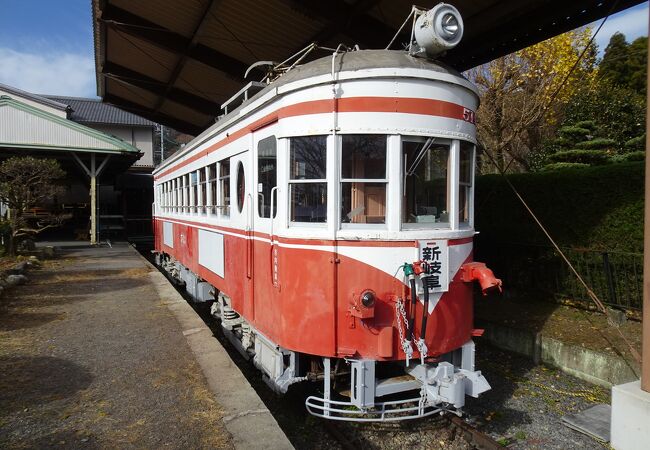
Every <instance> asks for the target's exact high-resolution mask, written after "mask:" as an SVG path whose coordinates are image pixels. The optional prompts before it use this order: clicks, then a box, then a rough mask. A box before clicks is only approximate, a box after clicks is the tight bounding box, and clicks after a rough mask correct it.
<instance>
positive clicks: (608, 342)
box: [475, 296, 642, 365]
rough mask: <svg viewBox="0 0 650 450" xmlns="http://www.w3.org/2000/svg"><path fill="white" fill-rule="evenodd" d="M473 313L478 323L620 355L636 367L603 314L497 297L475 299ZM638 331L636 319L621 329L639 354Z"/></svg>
mask: <svg viewBox="0 0 650 450" xmlns="http://www.w3.org/2000/svg"><path fill="white" fill-rule="evenodd" d="M475 313H476V319H477V320H478V321H481V320H485V321H487V322H493V323H500V324H503V325H505V326H508V327H511V328H519V329H526V330H530V331H533V332H541V333H543V334H544V335H545V336H549V337H551V338H554V339H557V340H559V341H562V342H566V343H568V344H574V345H579V346H582V347H585V348H589V349H592V350H596V351H599V352H604V353H609V354H611V355H618V356H622V357H623V358H625V360H626V361H628V362H629V363H630V364H634V365H636V364H635V360H634V357H633V356H632V354H631V352H630V349H629V347H628V345H627V344H626V342H625V341H624V340H623V338H621V335H620V334H619V333H618V331H617V330H616V328H615V327H613V326H611V325H609V324H608V323H607V318H606V317H605V315H604V314H600V313H597V312H594V311H586V310H584V309H579V308H575V307H571V306H564V305H560V304H557V303H553V302H543V301H535V300H527V299H506V298H503V297H498V296H494V297H489V298H479V299H477V300H476V303H475ZM641 328H642V327H641V322H638V321H635V320H627V321H626V322H625V323H624V324H623V325H622V326H621V327H620V331H621V332H622V333H623V335H624V336H625V338H626V339H627V340H628V341H629V342H630V343H631V344H632V346H633V347H634V348H635V349H636V350H637V351H638V352H640V351H641V331H642V330H641Z"/></svg>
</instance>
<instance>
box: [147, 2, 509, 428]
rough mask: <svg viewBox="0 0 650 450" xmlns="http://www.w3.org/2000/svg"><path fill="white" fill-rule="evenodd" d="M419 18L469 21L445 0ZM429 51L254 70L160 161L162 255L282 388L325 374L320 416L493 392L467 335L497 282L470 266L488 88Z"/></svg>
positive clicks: (393, 410)
mask: <svg viewBox="0 0 650 450" xmlns="http://www.w3.org/2000/svg"><path fill="white" fill-rule="evenodd" d="M450 15H451V16H450ZM452 19H453V20H452ZM423 20H424V21H426V20H430V22H431V24H430V26H429V28H431V29H432V30H433V33H434V34H435V33H438V34H443V37H444V32H445V28H440V27H441V26H444V25H445V23H446V24H447V28H453V27H449V26H448V25H449V23H451V25H454V24H455V25H456V33H457V34H462V20H461V19H460V16H459V15H458V13H457V11H456V10H455V9H454V8H453V7H450V6H449V5H444V4H441V5H438V6H437V7H436V8H434V9H433V10H431V11H428V12H426V13H424V12H420V13H419V14H418V20H417V23H416V27H417V24H421V22H422V21H423ZM445 21H446V22H445ZM450 21H451V22H450ZM414 22H415V21H414ZM441 23H442V25H440V24H441ZM425 25H426V24H425ZM436 27H438V28H436ZM447 31H448V30H447ZM452 31H453V30H452ZM457 34H456V35H454V36H453V37H454V39H453V40H456V42H457V40H459V39H460V38H459V37H458V36H457ZM416 37H417V32H416ZM434 38H439V36H434ZM456 38H458V39H456ZM420 41H421V39H418V42H420ZM443 44H444V42H443ZM436 45H438V44H436ZM454 45H455V44H454ZM422 47H424V49H426V48H427V47H426V46H425V45H423V46H422ZM448 47H449V46H448ZM436 48H437V47H436ZM416 53H417V52H415V51H413V50H412V49H411V51H390V50H363V51H359V50H357V51H346V52H341V51H336V52H334V54H332V55H331V56H328V57H325V58H322V59H318V60H316V61H313V62H310V63H307V64H304V65H302V66H296V67H294V68H292V70H290V71H288V72H287V73H286V74H284V75H282V76H281V77H279V78H278V79H276V80H275V81H273V82H270V83H269V84H265V85H264V86H259V83H252V84H249V86H247V88H246V89H245V90H243V91H242V92H241V93H240V94H239V95H237V96H235V97H234V101H233V102H229V103H227V104H226V105H225V109H226V110H228V109H230V111H226V112H227V114H225V115H224V116H223V117H221V118H220V120H219V121H218V122H217V123H216V124H215V125H213V126H212V127H211V128H209V129H208V130H207V131H205V132H204V133H203V134H201V135H200V136H198V137H197V138H196V139H195V140H194V141H193V142H191V143H190V144H188V145H187V146H186V147H185V148H184V149H183V150H182V151H180V152H178V153H177V154H176V155H174V156H173V157H172V158H170V159H169V160H167V161H165V162H164V163H163V164H162V165H161V166H160V167H159V168H158V169H157V170H156V172H155V174H154V175H155V194H156V195H155V204H154V208H155V211H154V216H155V218H154V226H155V251H156V258H157V262H158V263H159V265H160V266H161V267H163V268H165V269H166V270H168V271H169V272H170V273H171V274H172V275H173V276H174V277H176V278H178V279H180V280H182V281H183V282H184V283H185V285H186V288H187V290H188V292H189V293H190V295H191V296H192V297H194V298H195V299H196V300H198V301H206V300H214V301H215V303H214V305H213V307H212V310H213V312H214V314H215V315H217V316H219V317H220V318H221V322H222V325H223V327H224V330H225V332H226V334H227V335H228V336H229V337H230V338H231V340H232V341H233V342H234V343H236V345H237V346H238V347H239V348H240V350H241V351H242V352H243V353H244V354H246V355H248V356H250V357H251V358H252V359H253V362H254V364H255V365H256V366H257V367H258V368H260V369H261V370H262V371H263V373H264V376H265V379H266V381H267V382H268V383H269V384H270V385H271V386H272V387H274V388H275V389H276V390H277V391H279V392H286V390H287V388H288V387H289V386H290V385H291V384H293V383H296V382H299V381H304V380H323V381H324V395H323V397H309V398H308V399H307V401H306V405H307V409H308V410H309V411H310V412H311V413H312V414H315V415H319V416H323V417H327V418H333V419H337V418H338V419H344V420H400V419H405V418H414V417H422V416H426V415H429V414H432V413H435V412H438V411H441V410H446V409H454V410H457V409H458V408H461V407H462V406H463V405H464V402H465V395H471V396H474V397H475V396H477V395H478V394H480V393H481V392H484V391H486V390H488V389H489V385H488V383H487V381H486V380H485V379H484V377H483V376H482V375H481V373H480V371H476V370H475V368H474V344H473V341H472V336H473V334H474V333H475V330H474V329H473V308H472V293H473V287H472V282H473V281H475V280H476V281H479V282H480V283H481V286H482V288H484V289H491V288H499V287H500V281H499V280H496V279H495V278H494V276H493V275H492V273H491V272H490V271H489V269H487V268H485V266H484V265H482V264H480V263H473V262H472V241H473V235H474V228H473V221H474V217H473V189H474V186H473V177H474V173H473V172H474V169H473V168H474V166H475V163H474V161H475V142H476V137H475V135H476V127H475V123H474V118H475V115H474V112H475V111H476V108H477V106H478V95H477V91H476V88H475V87H474V86H473V85H472V84H471V83H470V82H468V81H467V80H466V79H465V78H463V77H462V76H461V75H460V74H459V73H457V72H455V71H454V70H452V69H450V68H448V67H446V66H444V65H442V64H440V63H437V62H435V61H433V60H431V59H429V58H428V57H427V53H425V52H424V51H423V50H422V48H420V52H419V53H420V54H416ZM254 88H257V89H260V90H259V92H257V93H256V95H254V96H252V97H251V98H248V96H249V94H250V92H251V89H254ZM237 99H240V100H243V102H242V103H241V104H240V105H237V106H236V107H234V106H235V104H236V102H237ZM233 107H234V109H233ZM395 366H399V367H400V368H401V370H402V371H403V372H404V371H405V373H402V374H401V376H397V377H395V376H392V375H394V374H395V373H394V371H391V370H390V369H389V368H390V367H395ZM334 379H337V380H338V381H339V383H338V384H339V385H341V384H344V385H345V384H347V387H346V389H347V395H348V396H349V399H345V400H336V399H335V398H334V396H333V393H332V392H331V390H330V387H331V384H332V382H333V381H334ZM342 379H345V380H347V381H344V382H343V383H341V380H342ZM348 383H349V384H348ZM387 398H388V399H390V400H385V399H387ZM382 400H383V401H382ZM353 407H354V408H353Z"/></svg>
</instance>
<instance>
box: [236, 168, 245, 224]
mask: <svg viewBox="0 0 650 450" xmlns="http://www.w3.org/2000/svg"><path fill="white" fill-rule="evenodd" d="M245 195H246V180H245V179H244V165H243V164H242V163H241V161H239V164H238V165H237V208H239V212H241V211H242V209H243V208H244V196H245Z"/></svg>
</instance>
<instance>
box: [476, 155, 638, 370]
mask: <svg viewBox="0 0 650 450" xmlns="http://www.w3.org/2000/svg"><path fill="white" fill-rule="evenodd" d="M485 154H486V155H488V158H490V160H491V161H492V163H493V164H494V166H495V167H497V169H498V166H497V165H496V161H494V159H493V158H492V155H490V153H489V152H488V151H486V152H485ZM498 170H499V171H501V170H500V169H498ZM501 175H502V176H503V178H504V179H505V180H506V183H507V184H508V186H510V189H512V192H514V194H515V196H516V197H517V198H518V199H519V201H520V202H521V204H522V205H523V206H524V208H526V211H528V213H529V214H530V215H531V217H532V218H533V220H534V221H535V223H537V225H538V226H539V228H540V229H541V230H542V232H543V233H544V234H545V235H546V237H547V238H548V240H549V241H550V243H551V244H552V245H553V247H554V248H555V251H557V252H558V254H559V255H560V257H561V258H562V259H563V260H564V262H565V263H566V264H567V266H569V269H570V270H571V272H573V274H574V275H575V276H576V278H577V279H578V281H579V282H580V284H582V286H583V287H584V288H585V290H586V291H587V295H588V296H589V298H591V300H592V301H593V302H594V303H595V304H596V306H597V307H598V309H600V311H601V312H602V313H603V314H605V316H606V317H607V318H608V319H610V313H609V311H608V310H607V308H606V307H605V305H604V304H603V302H602V301H601V300H600V299H599V298H598V296H597V295H596V293H595V292H594V291H592V290H591V288H590V287H589V285H587V283H586V282H585V280H584V279H583V278H582V276H580V274H579V273H578V271H577V270H576V269H575V267H573V264H571V262H570V261H569V259H568V258H567V257H566V255H565V254H564V252H563V251H562V250H561V249H560V247H559V246H558V245H557V243H556V242H555V239H553V237H551V235H550V233H549V232H548V231H547V230H546V228H545V227H544V225H543V224H542V222H540V220H539V219H538V218H537V216H536V215H535V213H534V212H533V210H532V209H531V208H530V207H529V206H528V203H526V201H525V200H524V198H523V197H522V196H521V194H519V191H517V188H515V186H514V185H513V184H512V182H511V181H510V180H509V179H508V177H507V176H506V175H505V172H502V171H501ZM616 331H618V334H619V335H620V336H621V339H623V341H624V342H625V343H626V344H627V346H628V347H629V348H630V353H632V356H633V357H634V359H635V360H636V361H637V362H638V363H639V364H641V356H640V355H639V353H638V352H637V351H636V349H635V348H634V347H633V346H632V344H631V342H630V341H629V340H628V339H627V338H626V337H625V335H624V334H623V332H622V331H621V329H620V328H618V327H616Z"/></svg>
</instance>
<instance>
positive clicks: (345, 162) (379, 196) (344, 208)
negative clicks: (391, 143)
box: [341, 135, 387, 224]
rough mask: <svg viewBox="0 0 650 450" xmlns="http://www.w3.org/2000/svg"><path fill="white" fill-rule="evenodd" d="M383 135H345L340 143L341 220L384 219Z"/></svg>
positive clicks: (379, 221) (375, 221)
mask: <svg viewBox="0 0 650 450" xmlns="http://www.w3.org/2000/svg"><path fill="white" fill-rule="evenodd" d="M386 142H387V137H386V136H384V135H344V136H343V137H342V147H341V222H343V223H363V224H383V223H386V184H387V179H386Z"/></svg>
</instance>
